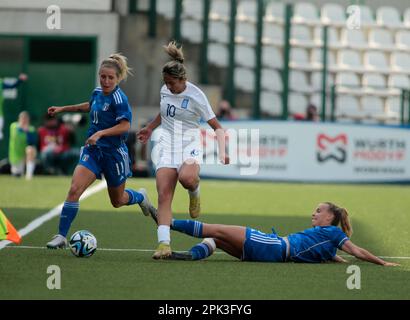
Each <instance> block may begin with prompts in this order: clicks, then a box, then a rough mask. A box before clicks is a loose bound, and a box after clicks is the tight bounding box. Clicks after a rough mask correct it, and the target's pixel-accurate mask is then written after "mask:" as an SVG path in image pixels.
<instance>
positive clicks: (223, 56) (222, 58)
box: [208, 43, 228, 67]
mask: <svg viewBox="0 0 410 320" xmlns="http://www.w3.org/2000/svg"><path fill="white" fill-rule="evenodd" d="M208 60H209V62H210V63H212V64H215V65H217V66H218V67H227V66H228V48H227V46H226V45H224V44H221V43H210V44H209V45H208Z"/></svg>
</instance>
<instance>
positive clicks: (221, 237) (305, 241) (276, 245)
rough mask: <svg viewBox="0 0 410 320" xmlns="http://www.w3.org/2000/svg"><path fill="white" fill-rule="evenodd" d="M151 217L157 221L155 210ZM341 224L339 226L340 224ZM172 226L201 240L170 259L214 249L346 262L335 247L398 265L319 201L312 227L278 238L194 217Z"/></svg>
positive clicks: (256, 257)
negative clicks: (356, 238) (358, 238)
mask: <svg viewBox="0 0 410 320" xmlns="http://www.w3.org/2000/svg"><path fill="white" fill-rule="evenodd" d="M151 217H152V218H153V219H154V220H155V221H156V215H155V212H153V213H152V214H151ZM339 225H340V227H339ZM171 229H172V230H175V231H179V232H183V233H186V234H188V235H190V236H193V237H196V238H204V240H203V241H202V242H201V243H199V244H197V245H195V246H194V247H192V248H191V249H190V250H189V251H188V252H187V253H183V252H172V254H171V256H170V257H169V259H173V260H201V259H205V258H207V257H209V256H210V255H211V254H212V253H213V252H214V251H215V249H216V248H220V249H222V250H223V251H225V252H226V253H228V254H230V255H231V256H234V257H236V258H238V259H241V260H243V261H261V262H290V261H293V262H305V263H319V262H327V261H334V262H346V260H344V259H343V258H342V257H340V256H338V255H337V254H336V252H337V249H340V250H343V251H344V252H346V253H348V254H350V255H352V256H354V257H356V258H358V259H361V260H364V261H368V262H372V263H375V264H379V265H383V266H397V265H398V264H396V263H392V262H387V261H384V260H382V259H380V258H378V257H376V256H375V255H373V254H372V253H370V252H369V251H367V250H365V249H363V248H360V247H358V246H356V245H355V244H353V242H352V241H351V240H350V239H349V237H350V236H351V235H352V227H351V224H350V220H349V216H348V213H347V211H346V209H344V208H340V207H338V206H336V205H335V204H333V203H330V202H324V203H320V204H319V205H318V206H317V208H316V209H315V211H314V212H313V214H312V228H310V229H306V230H304V231H301V232H297V233H292V234H289V235H288V236H287V237H280V236H278V235H277V234H276V232H274V230H273V233H270V234H267V233H264V232H261V231H258V230H255V229H252V228H249V227H242V226H232V225H222V224H207V223H202V222H199V221H193V220H172V224H171Z"/></svg>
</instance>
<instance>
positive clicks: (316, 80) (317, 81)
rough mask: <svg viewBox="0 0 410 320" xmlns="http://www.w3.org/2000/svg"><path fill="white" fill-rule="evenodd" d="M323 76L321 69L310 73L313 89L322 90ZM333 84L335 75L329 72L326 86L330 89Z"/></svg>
mask: <svg viewBox="0 0 410 320" xmlns="http://www.w3.org/2000/svg"><path fill="white" fill-rule="evenodd" d="M322 76H323V75H322V72H321V71H316V72H312V73H311V74H310V79H311V81H310V83H311V85H312V89H313V91H320V90H322ZM333 84H334V80H333V75H331V74H330V73H328V75H327V77H326V86H327V87H328V89H329V88H330V86H331V85H333Z"/></svg>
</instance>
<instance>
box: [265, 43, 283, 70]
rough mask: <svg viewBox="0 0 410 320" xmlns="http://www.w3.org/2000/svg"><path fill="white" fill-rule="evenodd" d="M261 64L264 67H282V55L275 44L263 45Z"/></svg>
mask: <svg viewBox="0 0 410 320" xmlns="http://www.w3.org/2000/svg"><path fill="white" fill-rule="evenodd" d="M262 64H263V65H264V66H265V67H269V68H275V69H282V68H283V56H282V52H281V51H280V49H279V48H278V47H275V46H267V45H265V46H263V47H262Z"/></svg>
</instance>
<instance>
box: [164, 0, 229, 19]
mask: <svg viewBox="0 0 410 320" xmlns="http://www.w3.org/2000/svg"><path fill="white" fill-rule="evenodd" d="M167 1H169V0H167ZM169 2H173V1H169ZM230 17H231V1H230V0H212V1H211V7H210V10H209V18H210V19H211V20H222V21H229V19H230Z"/></svg>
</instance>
